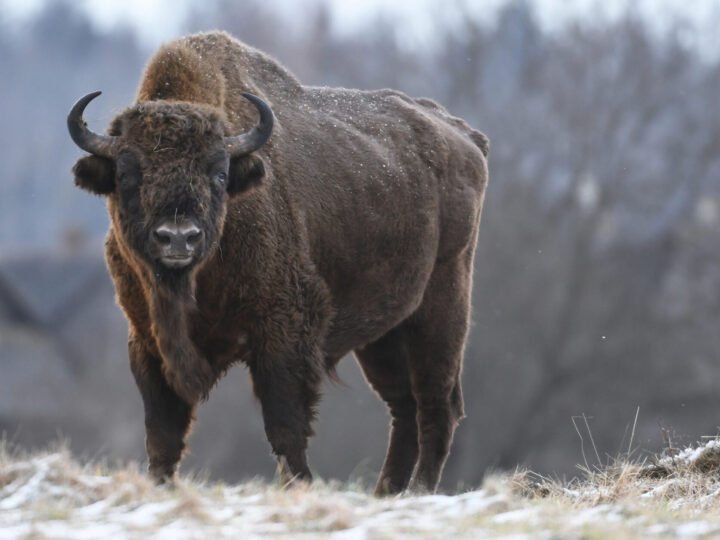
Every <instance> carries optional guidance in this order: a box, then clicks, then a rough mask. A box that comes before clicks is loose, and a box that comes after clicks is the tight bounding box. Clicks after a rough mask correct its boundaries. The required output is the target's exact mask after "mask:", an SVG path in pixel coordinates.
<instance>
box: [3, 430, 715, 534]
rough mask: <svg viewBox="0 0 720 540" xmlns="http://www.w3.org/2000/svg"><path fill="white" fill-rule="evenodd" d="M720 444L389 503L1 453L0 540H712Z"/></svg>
mask: <svg viewBox="0 0 720 540" xmlns="http://www.w3.org/2000/svg"><path fill="white" fill-rule="evenodd" d="M716 445H717V443H715V442H711V443H708V445H706V446H705V447H702V448H699V449H694V450H688V451H687V452H683V453H681V454H678V455H677V456H675V458H665V460H660V461H659V462H658V463H657V464H655V465H654V466H652V467H640V466H638V465H631V464H616V465H614V466H613V467H610V468H608V469H607V470H603V471H596V472H594V473H590V474H588V476H587V478H586V479H585V480H584V481H581V482H575V483H572V484H570V485H561V484H559V483H557V482H551V481H548V480H545V479H542V478H539V477H537V476H535V475H532V474H528V473H517V474H515V475H511V476H496V477H493V478H490V479H489V480H488V481H486V482H485V484H484V485H483V487H482V488H481V489H479V490H476V491H471V492H467V493H461V494H457V495H452V496H449V495H427V496H402V497H397V498H385V499H378V498H375V497H373V496H372V495H370V494H369V493H366V492H364V491H363V490H361V489H359V488H353V487H348V486H333V485H327V484H323V483H316V484H315V485H313V486H311V487H306V486H304V487H297V488H292V489H288V490H283V489H279V488H278V487H277V486H272V485H268V484H265V483H261V482H251V483H245V484H241V485H237V486H228V485H223V484H212V483H203V482H198V481H195V480H193V479H183V480H181V481H180V482H178V484H177V485H176V486H175V487H173V488H167V487H155V486H153V485H152V484H151V482H150V481H149V480H148V479H147V478H146V477H145V476H144V475H143V474H141V473H140V472H138V470H137V468H133V467H129V468H121V469H108V468H106V467H101V466H99V465H84V466H83V465H80V464H78V463H77V462H75V461H73V460H72V458H71V457H70V456H69V455H68V453H67V452H65V451H58V452H52V453H46V454H42V455H40V454H37V455H31V456H14V457H13V456H10V455H8V454H7V453H2V454H1V455H0V540H2V539H10V538H12V539H15V538H33V539H35V538H63V539H95V538H113V539H122V538H146V537H148V536H150V535H152V537H153V538H168V539H170V538H172V539H176V538H243V539H253V538H268V537H272V538H279V537H283V538H293V539H295V538H300V539H303V538H308V539H309V538H332V539H338V540H362V539H375V538H377V539H383V538H387V539H403V538H408V539H409V538H488V537H490V538H513V539H520V538H558V537H560V538H578V537H581V536H582V537H597V538H605V537H608V538H610V537H612V538H647V537H684V538H695V537H714V536H716V535H720V476H719V475H718V467H717V465H718V463H720V460H718V459H716V461H714V462H713V461H712V460H711V459H710V458H709V457H708V456H717V454H718V448H720V447H718V446H716ZM713 464H714V465H713Z"/></svg>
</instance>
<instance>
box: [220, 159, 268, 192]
mask: <svg viewBox="0 0 720 540" xmlns="http://www.w3.org/2000/svg"><path fill="white" fill-rule="evenodd" d="M229 172H230V174H229V175H228V176H229V178H228V185H227V191H228V194H229V195H230V196H232V195H237V194H238V193H243V192H245V191H248V190H250V189H252V188H253V187H255V186H259V185H260V182H262V179H263V177H264V176H265V163H263V160H262V159H260V158H259V157H258V156H254V155H252V154H251V155H247V156H240V157H236V158H232V160H231V161H230V171H229Z"/></svg>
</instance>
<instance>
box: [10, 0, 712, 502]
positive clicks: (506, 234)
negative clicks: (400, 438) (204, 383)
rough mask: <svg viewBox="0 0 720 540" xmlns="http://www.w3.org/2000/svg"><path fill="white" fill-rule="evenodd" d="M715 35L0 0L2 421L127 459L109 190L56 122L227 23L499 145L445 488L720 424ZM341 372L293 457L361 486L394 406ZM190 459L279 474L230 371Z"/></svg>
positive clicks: (644, 5)
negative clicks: (109, 253) (108, 266)
mask: <svg viewBox="0 0 720 540" xmlns="http://www.w3.org/2000/svg"><path fill="white" fill-rule="evenodd" d="M390 4H391V5H392V7H388V5H390ZM481 6H482V7H481ZM719 26H720V4H719V3H718V2H717V1H714V0H707V1H703V0H693V1H687V0H685V1H682V0H677V1H675V0H658V1H644V2H632V1H629V0H628V1H626V2H624V1H620V0H615V1H610V2H593V1H576V2H572V3H571V2H563V1H561V0H537V1H531V0H510V1H502V0H497V1H490V2H474V1H470V0H468V1H459V0H423V1H412V2H411V1H406V2H401V1H397V2H393V3H389V2H380V1H363V2H360V1H357V2H351V1H344V0H343V1H341V0H335V1H330V0H327V1H320V0H316V1H307V0H303V1H292V0H275V1H270V0H244V1H243V2H234V1H230V0H203V1H202V2H190V1H187V0H185V1H174V2H170V1H156V2H141V1H135V0H123V1H104V2H101V1H89V0H85V1H78V2H70V1H57V0H56V1H53V0H44V1H43V0H35V1H32V2H28V1H22V2H21V1H19V0H18V1H17V2H13V1H9V0H0V68H1V69H0V72H1V73H2V82H0V430H1V431H3V432H4V433H5V436H6V438H7V439H8V440H10V441H12V442H14V443H16V444H17V445H19V446H21V447H28V448H30V447H34V446H43V445H46V444H47V443H48V442H49V441H53V440H56V439H57V437H58V436H63V437H66V438H68V439H69V441H70V445H71V447H72V448H73V450H74V451H76V452H77V453H79V454H80V455H82V456H86V457H100V456H105V457H108V458H109V459H111V460H127V459H137V460H140V461H142V460H144V447H143V437H144V432H143V413H142V406H141V400H140V396H139V394H138V392H137V390H136V389H135V386H134V382H133V380H132V377H131V374H130V370H129V368H128V365H127V353H126V323H125V321H124V319H123V316H122V314H121V313H120V310H119V309H118V308H117V307H116V306H115V304H114V301H113V290H112V286H111V284H110V282H109V279H108V277H107V274H106V270H105V267H104V262H103V260H102V242H103V237H104V234H105V231H106V229H107V218H106V214H105V207H104V203H103V201H102V199H99V198H96V197H91V196H89V195H88V194H86V193H84V192H81V191H80V190H78V189H76V188H74V187H73V184H72V178H71V175H70V168H71V166H72V164H73V162H74V160H76V159H77V158H78V157H79V156H80V155H81V152H80V151H79V150H78V149H77V148H76V147H75V146H74V145H73V144H72V142H71V141H70V138H69V137H68V135H67V133H66V128H65V116H66V114H67V111H68V110H69V107H70V106H71V105H72V103H73V102H74V101H75V100H76V99H77V98H78V97H80V96H81V95H84V94H85V93H87V92H90V91H93V90H96V89H101V90H103V91H104V94H103V96H102V98H101V99H99V100H98V101H97V102H96V103H93V106H92V107H91V108H90V109H89V111H88V113H87V115H86V118H87V119H88V121H89V123H90V125H91V126H92V127H93V128H94V129H96V130H97V131H101V130H102V129H103V128H104V126H106V125H107V123H108V122H109V121H110V119H111V118H112V117H113V115H114V114H115V113H117V112H118V111H119V110H120V109H121V108H122V107H124V106H125V105H127V104H129V103H131V102H132V100H133V97H134V91H135V88H136V85H137V83H138V80H139V78H140V75H141V71H142V68H143V65H144V64H145V62H146V61H147V59H148V58H149V56H150V55H151V54H152V52H153V50H154V49H155V48H156V47H157V46H158V45H159V44H160V43H161V42H163V41H165V40H168V39H172V37H174V36H178V35H182V34H183V33H186V32H191V31H198V30H208V29H214V28H222V29H225V30H227V31H229V32H231V33H232V34H234V35H235V36H236V37H238V38H240V39H242V40H244V41H246V42H247V43H249V44H251V45H254V46H256V47H258V48H260V49H262V50H264V51H266V52H268V53H270V54H272V55H273V56H275V57H276V58H277V59H279V60H280V61H281V62H282V63H284V64H285V65H286V66H287V67H289V68H290V69H291V70H292V71H293V72H294V73H295V74H296V75H298V76H299V77H300V78H301V80H302V81H303V82H305V83H306V84H314V85H340V86H346V87H357V88H381V87H392V88H397V89H400V90H403V91H405V92H407V93H408V94H411V95H413V96H428V97H431V98H434V99H436V100H438V101H439V102H441V103H443V104H444V105H445V106H446V107H447V108H448V109H449V110H450V111H451V112H453V113H454V114H456V115H459V116H462V117H464V118H466V119H467V120H468V121H469V122H470V123H471V124H472V125H473V126H474V127H477V128H478V129H480V130H482V131H483V132H485V133H487V134H488V135H489V136H490V138H491V141H492V148H491V153H490V167H491V182H490V187H489V191H488V194H487V199H486V206H485V211H484V216H483V220H482V225H481V232H480V241H479V246H478V250H477V258H476V275H475V289H474V308H473V309H474V315H473V321H474V322H473V327H472V332H471V335H470V340H469V344H468V348H467V354H466V361H465V375H464V389H465V396H466V408H467V413H468V418H467V419H466V420H465V421H464V422H463V423H462V424H461V427H460V429H459V430H458V432H457V436H456V439H455V446H454V450H453V453H452V455H451V458H450V460H449V462H448V465H447V469H446V474H445V479H444V485H445V486H446V487H447V488H449V489H454V488H456V487H457V486H476V485H477V484H478V483H479V482H480V481H481V479H482V477H483V474H484V473H485V472H486V471H487V470H488V469H512V468H514V467H515V466H516V465H528V466H530V467H532V468H533V469H534V470H536V471H539V472H542V473H546V474H557V475H573V474H576V473H577V472H578V471H577V468H576V464H578V463H582V464H584V463H585V461H586V460H587V463H588V464H590V465H592V464H593V463H597V460H598V459H600V460H603V461H604V460H606V459H609V458H610V457H613V456H617V455H618V454H619V453H624V452H627V451H628V449H629V448H632V449H633V451H634V455H635V456H642V455H643V454H644V453H647V452H655V451H660V450H662V449H663V448H668V447H670V448H674V447H678V446H682V445H683V444H686V443H690V442H694V441H696V440H697V439H698V438H700V437H701V436H707V435H714V434H716V433H717V430H718V428H717V426H718V416H719V415H718V413H720V394H719V393H718V391H717V388H718V387H719V386H720V358H719V356H720V354H719V351H720V265H719V264H718V254H720V234H718V233H719V232H720V102H719V100H720V55H719V51H720V35H719V34H718V32H717V28H718V27H719ZM340 367H341V369H340V376H341V377H342V378H343V380H344V381H345V382H346V383H347V385H348V387H347V388H343V387H341V386H338V385H334V384H332V383H329V382H328V383H327V384H326V393H325V398H324V401H323V405H322V407H321V411H320V417H319V422H318V424H317V436H316V437H315V438H314V439H313V440H312V443H311V449H310V454H311V466H312V467H313V469H314V470H315V471H316V473H317V474H318V475H319V476H321V477H324V478H337V479H341V480H348V479H351V480H368V481H369V482H373V481H374V478H375V477H374V475H375V474H376V473H377V471H379V469H380V466H381V463H382V458H383V455H384V451H385V446H386V441H387V429H388V419H387V415H386V413H385V410H384V407H383V405H382V404H381V402H380V401H379V400H378V399H377V398H376V397H375V396H374V395H373V394H372V393H371V391H370V390H369V389H368V388H367V386H366V384H365V382H364V381H363V379H362V376H361V375H360V373H359V370H358V368H357V366H356V365H355V363H354V360H353V359H351V358H348V359H345V360H344V361H343V362H342V363H341V366H340ZM636 418H637V424H636V425H635V419H636ZM591 438H592V441H591ZM593 442H594V444H595V446H596V448H597V454H598V455H597V456H596V454H595V451H594V450H593V449H592V444H593ZM191 450H192V453H191V455H190V456H189V457H188V459H186V461H185V462H184V466H183V470H184V471H185V472H188V471H203V472H204V474H207V475H209V476H210V477H212V478H222V479H225V480H228V481H236V480H241V479H245V478H248V477H251V476H256V475H260V476H265V477H272V475H273V474H274V469H275V467H274V462H273V460H272V459H271V457H270V449H269V445H268V443H267V442H266V440H265V436H264V433H263V428H262V422H261V414H260V409H259V406H258V405H257V404H256V402H255V401H254V399H253V397H252V395H251V390H250V384H249V381H248V377H247V374H246V372H245V370H244V368H242V367H237V368H236V369H234V370H232V371H231V372H230V373H229V375H228V376H227V378H226V379H224V380H223V381H222V383H221V384H220V385H219V387H218V388H217V389H216V390H215V391H214V392H213V393H212V394H211V399H210V401H209V402H208V403H207V404H205V405H203V406H202V408H201V410H200V413H199V421H198V423H197V424H196V429H195V431H194V434H193V437H192V439H191ZM583 454H584V455H583Z"/></svg>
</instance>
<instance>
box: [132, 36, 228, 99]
mask: <svg viewBox="0 0 720 540" xmlns="http://www.w3.org/2000/svg"><path fill="white" fill-rule="evenodd" d="M161 99H162V100H172V101H188V102H193V103H206V104H208V105H212V106H214V107H218V108H220V109H222V108H223V105H224V102H225V79H224V77H223V75H222V72H221V71H220V69H219V68H218V67H217V66H216V65H215V64H214V63H213V62H211V61H209V60H208V59H205V60H203V58H202V57H201V56H200V55H199V54H198V53H197V52H195V51H194V50H193V49H192V48H190V47H188V46H187V45H186V44H184V43H182V42H173V43H170V44H168V45H165V46H163V47H161V48H160V50H159V51H158V52H157V53H156V54H155V56H153V57H152V58H151V59H150V62H149V63H148V65H147V67H146V68H145V75H144V77H143V79H142V83H141V84H140V89H139V91H138V97H137V100H138V102H142V101H155V100H161Z"/></svg>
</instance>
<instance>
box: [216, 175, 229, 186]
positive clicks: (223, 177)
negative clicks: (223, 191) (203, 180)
mask: <svg viewBox="0 0 720 540" xmlns="http://www.w3.org/2000/svg"><path fill="white" fill-rule="evenodd" d="M213 179H214V180H215V181H216V182H217V183H218V184H220V185H221V186H224V185H225V183H226V182H227V173H224V172H219V173H217V174H216V175H215V177H214V178H213Z"/></svg>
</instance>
